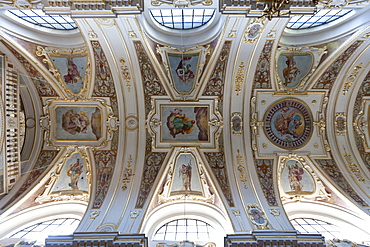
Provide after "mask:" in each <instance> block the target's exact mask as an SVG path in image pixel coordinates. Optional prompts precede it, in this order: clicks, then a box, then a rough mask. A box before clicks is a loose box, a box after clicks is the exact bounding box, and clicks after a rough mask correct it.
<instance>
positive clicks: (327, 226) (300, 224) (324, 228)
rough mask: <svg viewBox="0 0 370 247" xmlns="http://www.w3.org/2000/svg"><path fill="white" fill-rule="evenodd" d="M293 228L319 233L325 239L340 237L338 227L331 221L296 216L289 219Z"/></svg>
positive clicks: (302, 231) (303, 231)
mask: <svg viewBox="0 0 370 247" xmlns="http://www.w3.org/2000/svg"><path fill="white" fill-rule="evenodd" d="M291 223H292V225H293V226H294V228H295V229H296V230H297V231H299V232H300V233H312V234H314V233H316V234H317V233H320V234H321V235H323V236H324V237H325V239H334V238H340V236H341V233H340V228H339V227H338V226H336V225H333V224H331V223H328V222H325V221H322V220H317V219H309V218H297V219H293V220H291Z"/></svg>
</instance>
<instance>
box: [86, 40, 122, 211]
mask: <svg viewBox="0 0 370 247" xmlns="http://www.w3.org/2000/svg"><path fill="white" fill-rule="evenodd" d="M90 42H91V47H92V50H93V58H94V61H95V63H94V64H95V66H96V68H95V71H96V73H95V77H93V76H92V78H94V79H95V83H94V87H93V89H92V90H93V91H92V94H91V96H92V97H94V99H96V100H98V98H101V99H99V102H100V104H102V105H106V106H108V105H109V106H108V107H107V108H105V109H106V119H104V120H107V121H106V122H104V124H105V125H106V127H107V128H108V129H110V130H108V131H107V136H106V140H104V141H103V142H102V143H101V146H105V148H104V149H105V150H101V149H93V158H92V160H93V161H94V162H95V168H96V171H95V172H96V178H97V179H96V181H95V186H96V191H95V195H94V197H93V199H92V207H93V208H94V209H99V208H100V207H101V206H102V204H103V202H104V200H105V197H106V194H107V191H108V188H109V185H110V183H111V180H112V176H113V171H114V168H115V164H116V157H117V149H118V135H119V128H118V127H119V121H118V117H119V115H118V100H117V94H116V88H115V84H114V81H113V76H112V72H111V69H110V66H109V63H108V60H107V57H106V55H105V53H104V51H103V48H102V46H101V45H100V43H99V41H90ZM107 103H108V105H107ZM103 111H104V110H103ZM108 140H109V142H108Z"/></svg>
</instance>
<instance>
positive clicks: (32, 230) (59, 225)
mask: <svg viewBox="0 0 370 247" xmlns="http://www.w3.org/2000/svg"><path fill="white" fill-rule="evenodd" d="M79 223H80V220H78V219H71V218H63V219H54V220H48V221H44V222H40V223H37V224H35V225H32V226H29V227H26V228H24V229H22V230H20V231H18V232H16V233H14V234H13V235H11V236H10V238H24V239H29V240H37V242H38V243H44V241H45V239H46V238H47V237H48V236H49V235H69V234H72V233H73V232H74V231H75V230H76V228H77V226H78V224H79Z"/></svg>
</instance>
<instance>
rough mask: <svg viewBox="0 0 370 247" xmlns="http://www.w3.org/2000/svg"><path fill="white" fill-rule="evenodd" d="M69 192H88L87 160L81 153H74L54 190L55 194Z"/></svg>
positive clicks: (65, 165) (64, 167)
mask: <svg viewBox="0 0 370 247" xmlns="http://www.w3.org/2000/svg"><path fill="white" fill-rule="evenodd" d="M69 190H81V191H88V181H87V178H86V167H85V160H84V159H83V158H82V157H81V154H79V153H74V154H73V155H72V156H71V157H70V158H69V159H68V160H67V161H66V163H65V164H64V166H63V169H62V170H61V173H60V176H59V177H58V179H57V182H56V183H55V186H54V188H53V192H60V191H69Z"/></svg>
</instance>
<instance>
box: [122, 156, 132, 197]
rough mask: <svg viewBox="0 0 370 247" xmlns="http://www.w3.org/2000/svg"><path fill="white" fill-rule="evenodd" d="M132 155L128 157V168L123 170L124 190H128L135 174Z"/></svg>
mask: <svg viewBox="0 0 370 247" xmlns="http://www.w3.org/2000/svg"><path fill="white" fill-rule="evenodd" d="M131 166H132V155H131V154H130V156H129V157H128V160H127V166H126V167H125V169H124V170H123V175H122V190H126V189H127V184H129V183H130V182H131V177H132V176H134V175H135V174H134V173H133V172H132V168H131Z"/></svg>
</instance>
